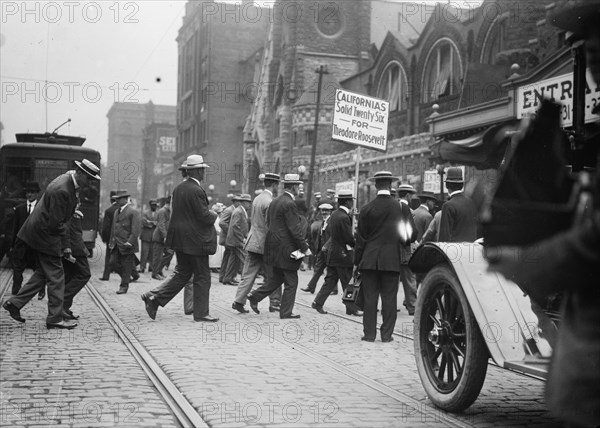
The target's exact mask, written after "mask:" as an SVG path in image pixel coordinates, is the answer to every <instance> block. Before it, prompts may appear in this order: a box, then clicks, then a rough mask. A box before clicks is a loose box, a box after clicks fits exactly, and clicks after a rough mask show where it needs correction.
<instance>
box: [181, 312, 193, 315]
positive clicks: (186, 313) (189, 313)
mask: <svg viewBox="0 0 600 428" xmlns="http://www.w3.org/2000/svg"><path fill="white" fill-rule="evenodd" d="M183 315H194V311H192V312H186V311H183Z"/></svg>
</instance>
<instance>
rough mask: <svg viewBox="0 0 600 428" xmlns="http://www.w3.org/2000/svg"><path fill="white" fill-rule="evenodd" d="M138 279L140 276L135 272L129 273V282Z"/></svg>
mask: <svg viewBox="0 0 600 428" xmlns="http://www.w3.org/2000/svg"><path fill="white" fill-rule="evenodd" d="M138 279H140V274H139V273H137V272H136V271H133V272H131V282H136V281H137V280H138Z"/></svg>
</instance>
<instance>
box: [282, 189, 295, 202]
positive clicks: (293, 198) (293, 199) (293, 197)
mask: <svg viewBox="0 0 600 428" xmlns="http://www.w3.org/2000/svg"><path fill="white" fill-rule="evenodd" d="M284 192H285V193H287V194H288V195H290V196H291V197H292V201H295V200H296V197H295V196H294V195H292V194H291V193H290V192H288V191H287V190H285V191H284Z"/></svg>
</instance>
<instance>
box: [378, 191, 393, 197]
mask: <svg viewBox="0 0 600 428" xmlns="http://www.w3.org/2000/svg"><path fill="white" fill-rule="evenodd" d="M379 195H387V196H392V194H391V193H390V191H389V190H378V191H377V196H379Z"/></svg>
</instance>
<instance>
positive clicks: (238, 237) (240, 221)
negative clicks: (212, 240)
mask: <svg viewBox="0 0 600 428" xmlns="http://www.w3.org/2000/svg"><path fill="white" fill-rule="evenodd" d="M234 199H235V201H237V202H238V203H239V204H238V206H237V207H236V209H235V210H233V213H232V214H231V220H230V221H229V228H228V229H227V238H226V240H225V245H227V247H228V248H229V249H230V251H231V252H230V254H229V263H228V265H227V271H226V272H225V276H224V277H223V284H226V285H235V286H236V287H237V286H238V285H239V283H238V282H237V281H235V277H236V275H237V274H238V273H239V272H241V271H242V267H243V266H244V258H245V252H244V242H245V241H246V237H247V236H248V231H249V229H250V225H249V223H250V217H249V216H248V210H249V209H250V206H251V205H252V197H251V196H250V195H249V194H248V193H243V194H241V195H238V196H235V197H234Z"/></svg>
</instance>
